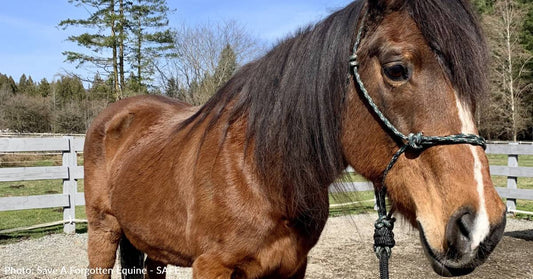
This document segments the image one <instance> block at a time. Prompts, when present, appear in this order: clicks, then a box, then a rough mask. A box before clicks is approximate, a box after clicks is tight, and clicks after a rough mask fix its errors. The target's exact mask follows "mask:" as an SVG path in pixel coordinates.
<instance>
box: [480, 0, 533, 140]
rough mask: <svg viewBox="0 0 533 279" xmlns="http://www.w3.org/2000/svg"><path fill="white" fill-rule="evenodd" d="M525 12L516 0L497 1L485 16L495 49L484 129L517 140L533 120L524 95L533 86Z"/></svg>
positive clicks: (487, 30)
mask: <svg viewBox="0 0 533 279" xmlns="http://www.w3.org/2000/svg"><path fill="white" fill-rule="evenodd" d="M525 14H526V11H525V10H524V9H523V6H522V4H520V3H519V2H517V1H516V0H497V1H495V2H494V5H493V6H492V10H491V12H490V13H487V14H485V15H484V18H483V21H484V24H485V26H486V28H485V29H486V33H487V36H488V38H489V45H490V46H491V49H492V52H493V53H492V54H493V55H492V59H493V65H492V67H491V68H492V69H493V71H492V73H491V89H492V90H491V91H492V92H491V103H490V105H489V109H487V110H485V111H483V112H482V113H483V114H484V118H486V119H488V121H487V122H486V124H483V125H482V131H484V132H485V133H487V134H488V135H489V137H496V138H502V137H505V138H509V139H511V140H513V141H516V140H517V139H518V137H519V135H520V133H522V132H524V131H525V130H526V128H527V126H528V123H530V121H531V120H530V118H531V115H530V113H531V111H529V110H531V107H528V106H526V105H525V102H524V96H525V95H526V93H527V92H530V91H531V89H532V88H531V86H532V84H531V83H529V82H527V80H526V79H525V69H526V66H527V65H528V63H529V61H531V60H532V57H533V56H532V54H531V53H530V52H528V51H527V50H526V49H525V48H524V47H523V45H522V44H520V40H519V38H520V34H521V31H522V28H523V23H522V22H523V19H524V17H525Z"/></svg>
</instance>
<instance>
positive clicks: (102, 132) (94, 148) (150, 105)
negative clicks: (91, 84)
mask: <svg viewBox="0 0 533 279" xmlns="http://www.w3.org/2000/svg"><path fill="white" fill-rule="evenodd" d="M192 111H194V108H192V107H191V106H190V105H188V104H186V103H183V102H180V101H177V100H174V99H171V98H167V97H163V96H136V97H131V98H127V99H123V100H120V101H118V102H116V103H113V104H111V105H109V106H108V107H107V108H106V109H105V110H104V111H102V112H101V113H100V114H99V115H98V117H96V118H95V120H94V121H93V123H92V124H91V127H90V128H89V130H88V131H87V138H86V144H85V150H84V153H85V154H86V159H91V157H92V158H94V159H101V158H106V159H107V160H109V159H112V158H113V156H114V155H115V153H116V151H117V150H119V149H120V148H121V146H123V145H124V144H126V143H127V142H129V141H135V140H137V139H138V138H139V137H141V136H143V135H144V131H146V130H148V129H149V128H151V127H154V126H165V125H166V126H168V127H169V129H170V128H172V127H171V125H170V124H171V123H177V122H179V121H181V120H183V119H185V118H186V117H188V116H190V115H191V114H192ZM162 128H164V127H162ZM102 155H103V156H102ZM89 163H90V162H89Z"/></svg>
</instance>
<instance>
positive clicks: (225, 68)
mask: <svg viewBox="0 0 533 279" xmlns="http://www.w3.org/2000/svg"><path fill="white" fill-rule="evenodd" d="M235 69H237V56H236V55H235V52H234V51H233V48H232V47H231V45H229V44H227V45H226V47H224V49H223V50H222V52H221V53H220V58H219V60H218V64H217V68H216V69H215V73H214V75H213V78H214V80H215V84H216V89H215V91H216V90H218V89H220V87H222V86H223V85H224V84H225V83H226V82H228V80H229V79H230V78H231V77H232V76H233V73H234V72H235Z"/></svg>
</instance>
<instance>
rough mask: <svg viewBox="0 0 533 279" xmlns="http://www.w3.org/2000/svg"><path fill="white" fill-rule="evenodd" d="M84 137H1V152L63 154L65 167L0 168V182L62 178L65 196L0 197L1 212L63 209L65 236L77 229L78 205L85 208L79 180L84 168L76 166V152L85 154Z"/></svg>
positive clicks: (63, 165)
mask: <svg viewBox="0 0 533 279" xmlns="http://www.w3.org/2000/svg"><path fill="white" fill-rule="evenodd" d="M83 143H84V138H79V137H78V138H74V137H63V138H0V152H1V153H7V152H61V153H62V161H63V163H62V165H61V166H57V167H23V168H0V182H5V181H28V180H48V179H62V180H63V194H55V195H39V196H24V197H6V198H0V211H8V210H23V209H37V208H54V207H62V208H63V223H64V231H65V232H66V233H73V232H75V229H76V224H75V221H76V205H85V198H84V196H83V193H78V190H77V188H78V179H83V167H82V166H78V165H77V158H76V157H77V153H78V152H82V151H83Z"/></svg>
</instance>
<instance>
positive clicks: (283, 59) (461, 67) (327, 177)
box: [180, 0, 486, 214]
mask: <svg viewBox="0 0 533 279" xmlns="http://www.w3.org/2000/svg"><path fill="white" fill-rule="evenodd" d="M364 3H365V1H356V2H353V3H351V4H350V5H348V6H347V7H346V8H344V9H342V10H339V11H337V12H335V13H333V14H332V15H331V16H329V17H328V18H326V19H324V20H323V21H321V22H319V23H317V24H315V25H314V26H310V27H308V28H306V29H303V30H300V31H299V32H298V33H297V34H295V35H294V36H293V37H291V38H288V39H286V40H284V41H282V42H281V43H280V44H279V45H277V46H276V47H274V48H273V49H272V50H271V51H270V52H268V53H267V54H266V55H265V56H264V57H263V58H261V59H258V60H256V61H254V62H252V63H249V64H248V65H245V66H243V67H242V68H241V69H240V70H239V71H238V72H237V73H236V74H235V75H234V76H233V77H232V79H231V80H230V81H229V82H228V83H227V84H226V85H225V86H223V87H222V88H221V89H220V90H219V91H218V92H217V93H216V94H215V95H214V96H213V97H212V98H211V99H210V100H209V101H208V102H207V103H206V104H205V105H204V106H203V107H202V108H201V109H200V110H199V111H198V112H197V113H196V114H195V115H193V116H192V117H190V118H189V119H187V120H186V121H184V122H183V123H182V124H181V125H180V128H183V127H186V126H191V129H197V128H198V127H199V126H200V123H204V122H206V121H208V127H207V130H206V131H205V132H206V133H207V132H208V131H209V130H211V129H213V127H215V125H217V124H220V123H219V122H220V121H221V120H220V119H225V120H224V121H226V123H225V127H226V128H227V127H230V126H231V125H232V124H233V123H235V122H236V121H237V120H239V119H245V122H246V123H247V132H246V143H247V146H253V148H254V149H253V154H254V160H255V164H256V168H257V172H258V173H259V174H260V175H261V176H262V177H263V178H264V180H265V181H267V182H268V183H269V184H271V185H277V186H278V187H284V189H285V193H286V194H287V195H289V196H290V199H289V200H291V201H292V204H290V205H288V207H289V208H290V209H291V211H292V212H296V214H300V213H302V212H304V211H305V212H308V213H309V214H312V212H311V211H312V210H313V208H316V203H318V202H320V203H322V201H320V200H319V199H318V194H316V193H323V192H324V191H325V190H326V189H325V188H326V186H327V185H329V184H331V183H332V182H333V181H334V180H335V179H336V178H337V177H338V176H339V174H340V173H341V172H342V171H343V169H344V168H345V167H346V162H345V159H344V155H343V150H342V146H341V140H340V138H341V128H342V116H343V111H344V100H345V96H346V94H347V91H348V84H349V80H350V79H351V76H350V68H349V63H348V60H349V56H350V55H351V51H352V47H353V43H354V40H355V34H356V31H357V30H356V27H357V23H358V21H359V18H360V16H361V15H362V13H361V10H362V7H363V6H364ZM402 8H404V9H408V11H409V13H410V14H411V16H412V17H413V18H414V20H415V21H416V22H417V24H418V26H419V28H420V29H421V31H422V33H423V35H424V36H425V38H426V39H427V41H428V43H429V44H430V46H431V47H432V48H433V49H434V51H435V53H436V54H437V55H439V56H440V57H441V59H442V60H443V61H445V62H444V63H443V66H444V67H445V68H446V69H447V72H448V73H449V77H450V80H451V81H452V83H453V84H454V85H455V86H456V87H457V88H458V89H459V90H458V91H459V92H460V93H461V94H472V95H475V94H478V93H475V92H481V91H483V90H481V89H482V88H484V84H483V82H482V81H483V80H484V77H483V76H479V77H475V76H476V75H477V74H480V72H481V69H482V63H484V61H485V60H484V58H485V56H484V55H485V52H486V49H485V44H484V42H483V38H482V36H481V32H480V31H479V30H480V29H479V26H478V25H477V24H476V21H475V17H474V16H473V13H472V11H471V9H470V8H469V5H468V4H467V0H408V1H406V3H405V5H403V7H402ZM459 8H460V9H459ZM456 9H459V10H456ZM444 20H446V21H444ZM450 21H451V22H450ZM476 45H477V46H476ZM481 58H483V59H481ZM473 59H474V60H476V59H479V62H475V61H474V62H471V61H472V60H473ZM463 61H469V62H468V63H461V62H463ZM481 61H483V62H481ZM472 76H474V78H473V79H472ZM223 115H225V116H227V117H222V116H223ZM250 143H253V144H250Z"/></svg>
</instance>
